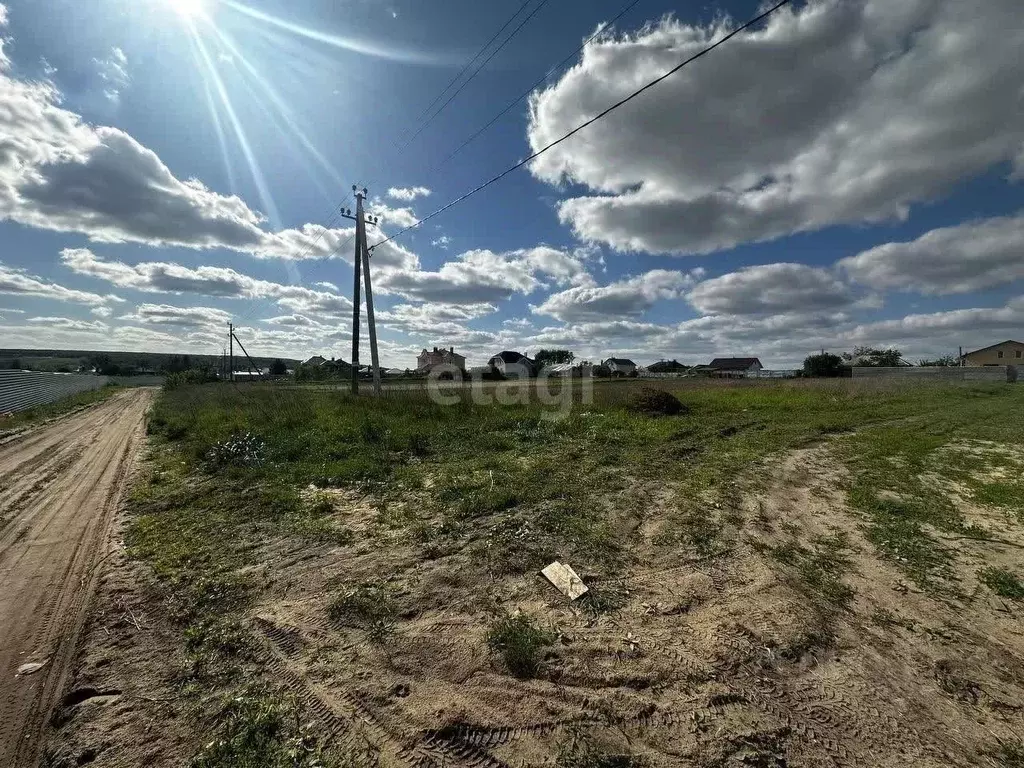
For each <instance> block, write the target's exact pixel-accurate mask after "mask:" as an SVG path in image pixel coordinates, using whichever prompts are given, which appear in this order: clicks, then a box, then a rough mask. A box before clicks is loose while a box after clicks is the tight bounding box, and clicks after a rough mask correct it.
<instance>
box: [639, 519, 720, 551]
mask: <svg viewBox="0 0 1024 768" xmlns="http://www.w3.org/2000/svg"><path fill="white" fill-rule="evenodd" d="M723 531H724V526H723V525H722V523H721V522H719V521H718V520H717V519H716V517H715V516H714V514H713V513H712V512H711V510H709V509H699V508H693V509H687V510H684V511H682V512H680V513H678V514H677V515H675V516H674V517H673V518H672V519H671V521H670V527H669V528H668V530H666V531H664V532H663V533H661V534H659V535H658V536H657V538H656V543H657V544H659V545H661V546H680V545H681V546H684V547H686V548H687V549H688V550H690V551H691V552H693V553H695V554H697V555H699V556H700V557H711V556H712V555H716V554H720V553H721V552H722V551H723V550H724V547H725V544H724V542H723V538H722V533H723Z"/></svg>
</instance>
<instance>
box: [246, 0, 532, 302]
mask: <svg viewBox="0 0 1024 768" xmlns="http://www.w3.org/2000/svg"><path fill="white" fill-rule="evenodd" d="M547 1H548V0H541V3H540V5H538V6H537V7H536V8H535V9H534V10H533V12H532V13H531V14H530V15H529V16H527V18H526V19H525V20H524V22H523V23H522V24H520V25H519V26H518V27H516V29H515V30H514V31H513V32H512V34H511V35H509V36H508V37H507V38H505V40H504V41H502V43H501V45H500V46H498V48H497V49H496V50H495V51H493V52H492V53H491V55H490V56H488V57H487V59H486V60H485V61H484V62H483V64H481V65H480V67H478V68H477V69H476V70H475V71H474V72H473V73H472V74H471V75H470V77H469V78H468V79H467V80H466V82H464V83H463V84H462V85H461V86H459V88H458V90H456V92H455V93H454V94H452V98H454V97H455V96H457V95H458V93H459V92H460V91H461V90H462V89H463V88H465V87H466V85H468V84H469V82H470V81H471V80H472V79H473V78H474V77H476V75H477V74H478V73H479V72H480V70H481V69H482V68H483V67H484V66H486V65H487V63H488V62H489V61H490V60H491V59H493V58H494V56H495V54H497V52H498V51H500V50H501V49H502V48H504V47H505V45H506V44H507V43H508V42H509V40H511V39H512V37H514V36H515V35H516V33H518V32H519V30H521V29H522V28H523V26H525V23H526V22H527V21H529V20H530V19H531V18H533V16H534V15H535V14H536V13H537V11H538V10H540V8H541V7H542V6H543V5H544V4H546V3H547ZM532 2H534V0H524V1H523V3H522V4H521V5H520V6H519V8H518V9H516V12H515V13H513V14H512V15H511V16H510V17H509V18H508V19H507V20H506V21H505V23H504V24H502V25H501V27H500V28H499V29H498V31H497V32H495V33H494V34H493V35H492V36H491V38H490V39H489V40H488V41H487V42H486V43H485V44H484V45H483V46H482V47H481V48H480V50H479V51H477V53H476V55H475V56H473V58H472V59H470V60H469V61H468V62H466V64H465V65H464V66H463V67H462V69H461V70H459V72H458V74H456V75H455V77H454V78H452V80H451V82H449V83H448V85H446V86H445V87H444V88H443V89H442V90H441V92H440V93H439V94H438V95H437V96H436V97H434V100H433V101H432V102H431V103H430V104H428V105H427V107H426V108H425V109H424V110H423V111H422V112H421V113H420V115H419V116H418V117H417V118H416V120H415V121H414V122H418V121H420V120H421V119H422V118H423V116H424V115H426V114H427V113H428V112H430V110H431V109H432V108H433V107H434V106H435V105H436V104H437V103H438V102H439V101H440V100H441V99H442V98H444V95H445V94H446V93H447V92H448V91H449V90H450V89H451V87H452V86H453V85H455V83H457V82H458V81H459V80H460V79H461V78H462V76H463V75H464V74H465V73H466V71H467V70H469V69H470V67H472V66H473V64H475V63H476V62H477V61H478V60H479V58H480V57H481V56H483V55H484V53H485V52H486V51H487V49H488V48H490V47H491V45H492V44H493V43H494V41H495V40H497V39H498V37H499V36H500V35H501V33H502V32H504V31H505V30H506V29H507V28H508V26H509V25H510V24H511V23H512V22H513V21H515V19H516V17H518V16H519V14H521V13H522V12H523V11H524V10H525V9H526V8H527V7H528V6H529V5H530V3H532ZM449 103H451V99H449V100H448V101H446V102H445V103H444V104H443V105H442V106H441V107H440V109H438V110H437V111H436V112H435V113H434V114H432V115H431V116H430V118H429V119H428V120H427V122H426V123H424V124H423V125H421V126H420V127H419V128H417V129H416V131H415V132H414V133H413V135H412V136H411V137H410V138H409V139H408V140H407V141H406V142H405V143H404V144H403V145H402V146H401V147H400V148H399V150H398V151H399V152H401V151H402V150H404V149H405V148H406V147H407V146H408V145H409V143H410V142H412V140H413V139H415V138H416V137H417V136H419V135H420V133H422V132H423V130H424V129H425V128H426V127H427V125H429V123H430V122H431V121H432V120H433V119H434V118H435V117H437V115H439V114H440V113H441V112H442V111H444V109H445V107H447V106H448V104H449ZM350 197H351V194H350V195H348V196H346V197H345V199H344V200H343V201H342V202H341V204H340V205H339V206H337V207H336V209H335V210H334V213H333V216H332V217H331V220H330V221H328V223H327V224H324V225H321V228H320V231H319V232H318V233H317V236H316V237H315V238H314V239H313V241H312V242H311V243H309V245H308V246H306V248H305V249H304V250H303V252H302V253H301V255H300V256H299V260H300V261H301V260H303V259H305V258H306V257H307V256H309V254H310V253H312V251H313V249H314V248H315V247H316V245H317V243H319V242H320V240H321V239H322V238H323V236H324V235H325V234H326V233H327V231H328V229H329V228H330V227H331V226H332V225H333V224H334V222H336V221H337V220H338V219H339V218H340V214H341V209H342V208H344V207H345V203H346V202H348V200H349V198H350ZM354 239H355V235H352V236H351V237H350V238H349V239H348V240H346V241H345V242H344V243H342V244H341V245H339V246H336V247H335V248H333V249H332V250H331V252H330V253H329V254H328V257H330V256H332V255H334V254H335V253H338V252H339V251H341V250H343V249H344V248H346V247H347V246H348V245H350V244H351V243H352V241H353V240H354ZM251 313H252V310H250V312H249V314H251Z"/></svg>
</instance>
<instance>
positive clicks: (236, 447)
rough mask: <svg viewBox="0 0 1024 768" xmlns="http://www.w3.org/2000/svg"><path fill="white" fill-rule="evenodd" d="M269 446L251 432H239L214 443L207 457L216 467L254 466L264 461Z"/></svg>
mask: <svg viewBox="0 0 1024 768" xmlns="http://www.w3.org/2000/svg"><path fill="white" fill-rule="evenodd" d="M266 449H267V446H266V444H265V443H264V442H263V441H262V440H260V438H258V437H257V436H256V435H254V434H252V433H251V432H239V433H236V434H234V435H232V436H231V437H229V438H228V439H227V440H225V441H224V442H221V443H214V445H213V447H212V448H211V449H210V450H209V451H208V452H207V454H206V458H207V460H208V461H209V462H210V463H211V464H212V465H213V466H214V467H253V466H256V465H257V464H260V463H262V461H263V459H264V456H265V454H266Z"/></svg>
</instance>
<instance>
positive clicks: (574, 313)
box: [531, 269, 703, 322]
mask: <svg viewBox="0 0 1024 768" xmlns="http://www.w3.org/2000/svg"><path fill="white" fill-rule="evenodd" d="M702 274H703V270H700V269H696V270H693V271H692V272H689V273H686V272H678V271H674V270H667V269H655V270H651V271H650V272H645V273H644V274H642V275H637V276H635V277H630V278H626V279H624V280H620V281H618V282H614V283H610V284H609V285H604V286H577V287H575V288H569V289H568V290H565V291H562V292H561V293H554V294H551V295H550V296H548V298H547V299H546V300H545V301H544V303H543V304H541V305H540V306H536V307H531V309H532V310H533V312H534V313H536V314H539V315H549V316H550V317H554V318H557V319H559V320H561V321H563V322H582V321H600V320H607V319H609V318H623V317H638V316H640V315H642V314H643V313H644V312H646V311H647V310H648V309H650V308H651V307H652V306H654V304H655V302H657V301H659V300H662V299H675V298H678V297H680V296H681V295H682V294H683V292H684V291H686V290H687V289H688V288H691V287H692V286H693V284H694V282H695V280H697V279H699V278H700V276H701V275H702Z"/></svg>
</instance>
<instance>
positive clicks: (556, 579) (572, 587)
mask: <svg viewBox="0 0 1024 768" xmlns="http://www.w3.org/2000/svg"><path fill="white" fill-rule="evenodd" d="M541 573H542V574H543V575H544V578H546V579H547V580H548V581H550V582H551V583H552V584H554V585H555V588H556V589H557V590H558V591H559V592H561V593H562V594H563V595H565V596H566V597H568V598H569V599H570V600H575V599H576V598H578V597H581V596H582V595H585V594H586V593H587V585H586V584H584V583H583V579H581V578H580V577H579V576H577V575H576V571H574V570H573V569H572V567H571V566H568V565H563V564H562V563H560V562H558V561H557V560H556V561H555V562H553V563H552V564H551V565H549V566H547V567H546V568H545V569H544V570H542V571H541Z"/></svg>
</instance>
